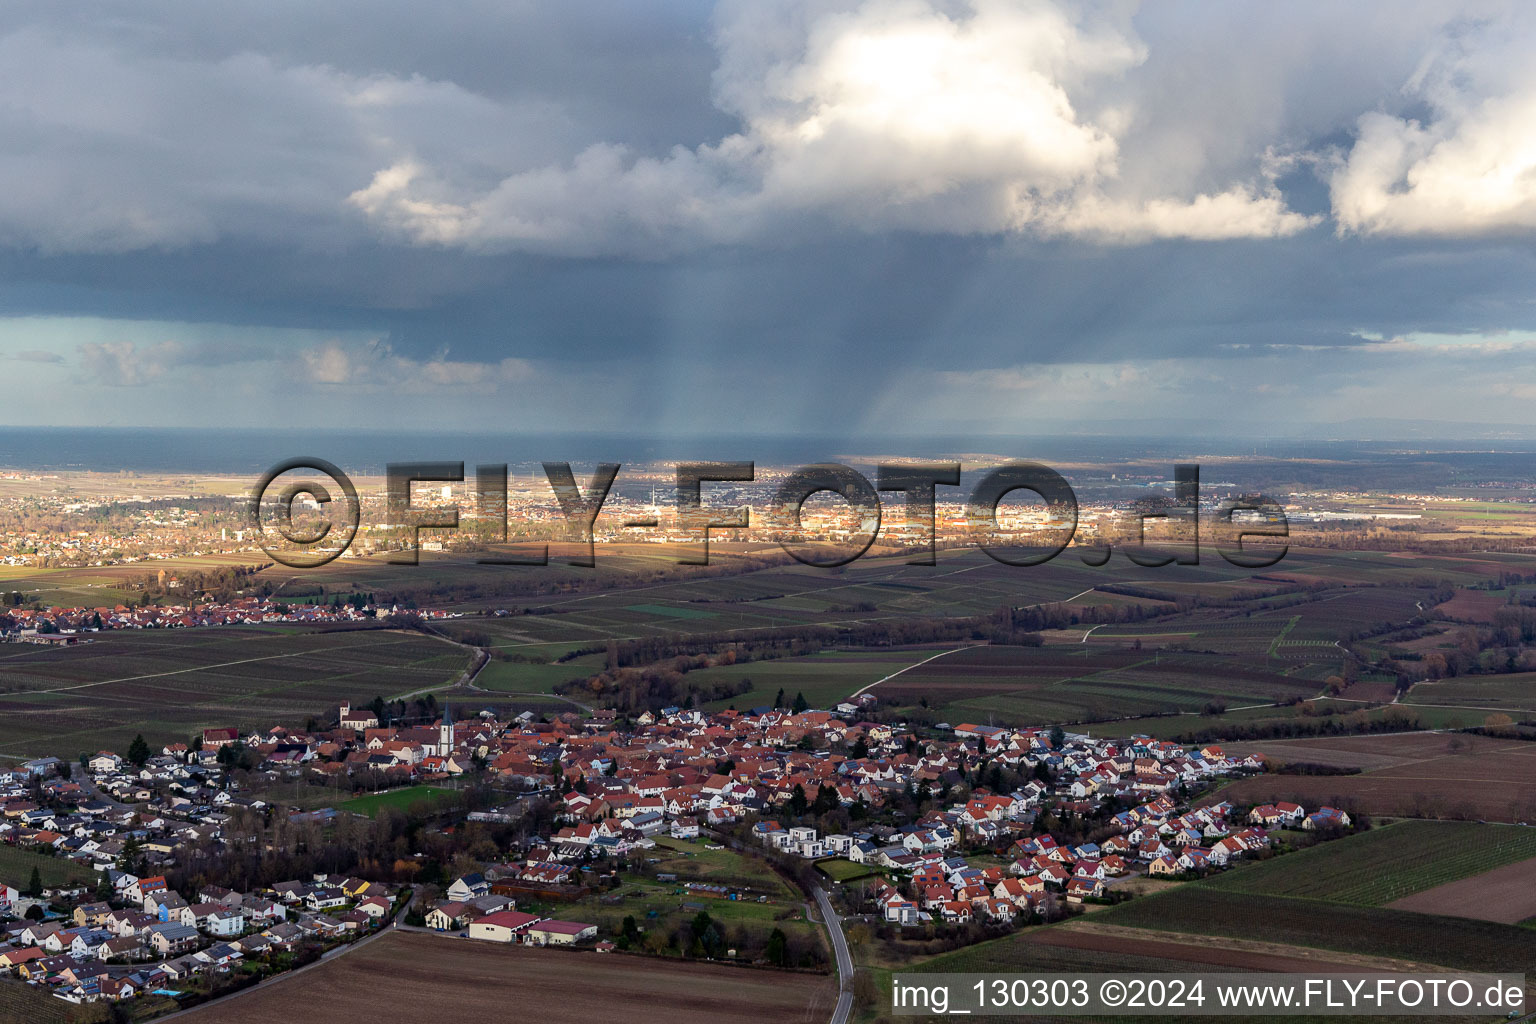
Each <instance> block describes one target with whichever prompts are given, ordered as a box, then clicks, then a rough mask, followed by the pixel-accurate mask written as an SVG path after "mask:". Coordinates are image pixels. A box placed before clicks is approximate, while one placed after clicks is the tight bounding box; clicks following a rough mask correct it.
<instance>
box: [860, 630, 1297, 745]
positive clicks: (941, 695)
mask: <svg viewBox="0 0 1536 1024" xmlns="http://www.w3.org/2000/svg"><path fill="white" fill-rule="evenodd" d="M1317 690H1318V684H1317V683H1316V682H1314V681H1312V680H1308V679H1305V678H1295V677H1291V676H1287V675H1282V674H1280V673H1279V672H1272V671H1267V670H1265V669H1263V668H1262V667H1246V666H1243V665H1240V664H1237V663H1234V662H1233V661H1231V660H1230V659H1223V658H1221V657H1219V656H1213V655H1208V654H1195V653H1162V652H1154V651H1151V650H1147V651H1133V650H1126V649H1121V648H1118V647H1117V648H1115V649H1104V648H1103V647H1102V646H1101V645H1096V644H1080V645H1076V646H1074V645H1060V646H1046V647H977V648H973V649H970V650H965V651H960V652H958V653H955V654H950V655H947V656H945V657H944V658H941V659H936V660H934V661H931V662H929V663H927V664H925V665H922V666H920V667H917V668H914V669H912V670H911V671H909V672H905V673H903V674H902V675H900V676H898V677H897V678H895V679H892V680H891V681H890V682H888V683H883V684H881V685H880V686H879V687H878V688H877V689H876V690H875V691H874V692H875V693H877V694H878V695H879V696H881V697H882V698H885V699H887V700H891V701H894V702H896V703H899V704H916V703H917V702H919V701H926V702H927V703H928V704H929V706H931V707H934V708H936V709H937V711H938V713H939V714H940V715H941V716H943V717H946V718H948V719H949V720H950V721H952V722H958V721H983V720H987V719H988V718H989V716H995V717H996V718H998V719H1001V720H1003V721H1009V722H1016V723H1019V724H1027V725H1035V724H1050V723H1055V722H1095V721H1104V720H1108V719H1115V718H1125V717H1132V716H1136V715H1146V714H1167V713H1170V712H1172V713H1188V712H1194V711H1198V710H1200V709H1202V708H1203V707H1205V706H1206V705H1207V704H1210V703H1213V702H1216V703H1221V704H1223V705H1227V704H1231V705H1236V706H1241V705H1250V704H1270V703H1274V702H1276V701H1284V700H1288V699H1295V698H1300V697H1310V696H1313V695H1314V694H1315V693H1316V692H1317Z"/></svg>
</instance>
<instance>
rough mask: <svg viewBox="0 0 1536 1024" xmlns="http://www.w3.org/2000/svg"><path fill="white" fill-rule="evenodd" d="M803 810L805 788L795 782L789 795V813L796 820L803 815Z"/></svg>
mask: <svg viewBox="0 0 1536 1024" xmlns="http://www.w3.org/2000/svg"><path fill="white" fill-rule="evenodd" d="M805 809H806V800H805V787H803V786H801V785H800V783H798V782H797V783H795V788H794V789H793V790H792V791H791V792H790V794H789V813H790V814H793V815H794V816H795V817H797V818H798V817H800V815H802V814H804V813H805Z"/></svg>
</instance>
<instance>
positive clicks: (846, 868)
mask: <svg viewBox="0 0 1536 1024" xmlns="http://www.w3.org/2000/svg"><path fill="white" fill-rule="evenodd" d="M816 869H817V870H818V871H820V872H821V873H822V874H824V875H826V876H827V877H828V878H830V879H832V880H833V881H834V882H851V881H853V880H854V879H856V878H867V877H869V876H870V875H873V874H876V873H877V872H875V871H874V870H873V869H872V868H870V867H869V866H867V865H865V864H855V863H854V862H853V861H851V860H843V859H842V858H841V857H829V858H827V859H826V860H819V861H817V862H816Z"/></svg>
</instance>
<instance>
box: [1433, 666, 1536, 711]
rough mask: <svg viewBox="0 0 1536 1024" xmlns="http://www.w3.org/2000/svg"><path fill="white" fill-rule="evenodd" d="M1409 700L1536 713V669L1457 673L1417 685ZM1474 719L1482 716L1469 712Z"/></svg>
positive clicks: (1470, 707) (1476, 708)
mask: <svg viewBox="0 0 1536 1024" xmlns="http://www.w3.org/2000/svg"><path fill="white" fill-rule="evenodd" d="M1405 702H1406V703H1409V704H1429V705H1441V706H1446V707H1464V708H1468V709H1470V710H1474V711H1503V712H1507V713H1509V714H1511V715H1513V716H1515V717H1519V716H1520V715H1533V714H1536V672H1511V673H1509V674H1507V675H1478V676H1457V677H1456V678H1454V679H1433V680H1425V681H1424V682H1421V683H1416V684H1414V687H1413V689H1412V690H1411V691H1409V693H1408V696H1407V698H1406V699H1405ZM1467 717H1468V718H1469V719H1470V720H1472V721H1478V720H1479V719H1480V718H1481V717H1482V716H1480V715H1475V714H1469V715H1468V716H1467Z"/></svg>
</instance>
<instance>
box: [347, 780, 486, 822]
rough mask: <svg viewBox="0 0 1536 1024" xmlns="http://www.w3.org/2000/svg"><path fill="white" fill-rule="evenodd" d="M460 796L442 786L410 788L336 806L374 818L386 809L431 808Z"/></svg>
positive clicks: (453, 790) (389, 791) (370, 795)
mask: <svg viewBox="0 0 1536 1024" xmlns="http://www.w3.org/2000/svg"><path fill="white" fill-rule="evenodd" d="M458 796H459V791H458V790H456V789H445V788H443V787H442V786H408V787H406V788H405V789H390V790H386V791H384V792H382V793H371V794H369V795H368V796H360V797H357V798H355V799H352V800H346V801H343V802H342V803H339V804H336V805H335V806H336V809H337V810H338V811H350V812H352V813H353V814H361V815H363V816H364V817H368V818H373V817H377V816H378V813H379V812H380V811H382V810H384V809H385V808H391V809H393V810H397V811H408V810H410V809H411V808H413V807H416V806H417V805H424V806H426V807H429V808H430V807H434V806H436V805H439V804H444V803H449V802H452V801H453V800H455V799H457V798H458Z"/></svg>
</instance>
